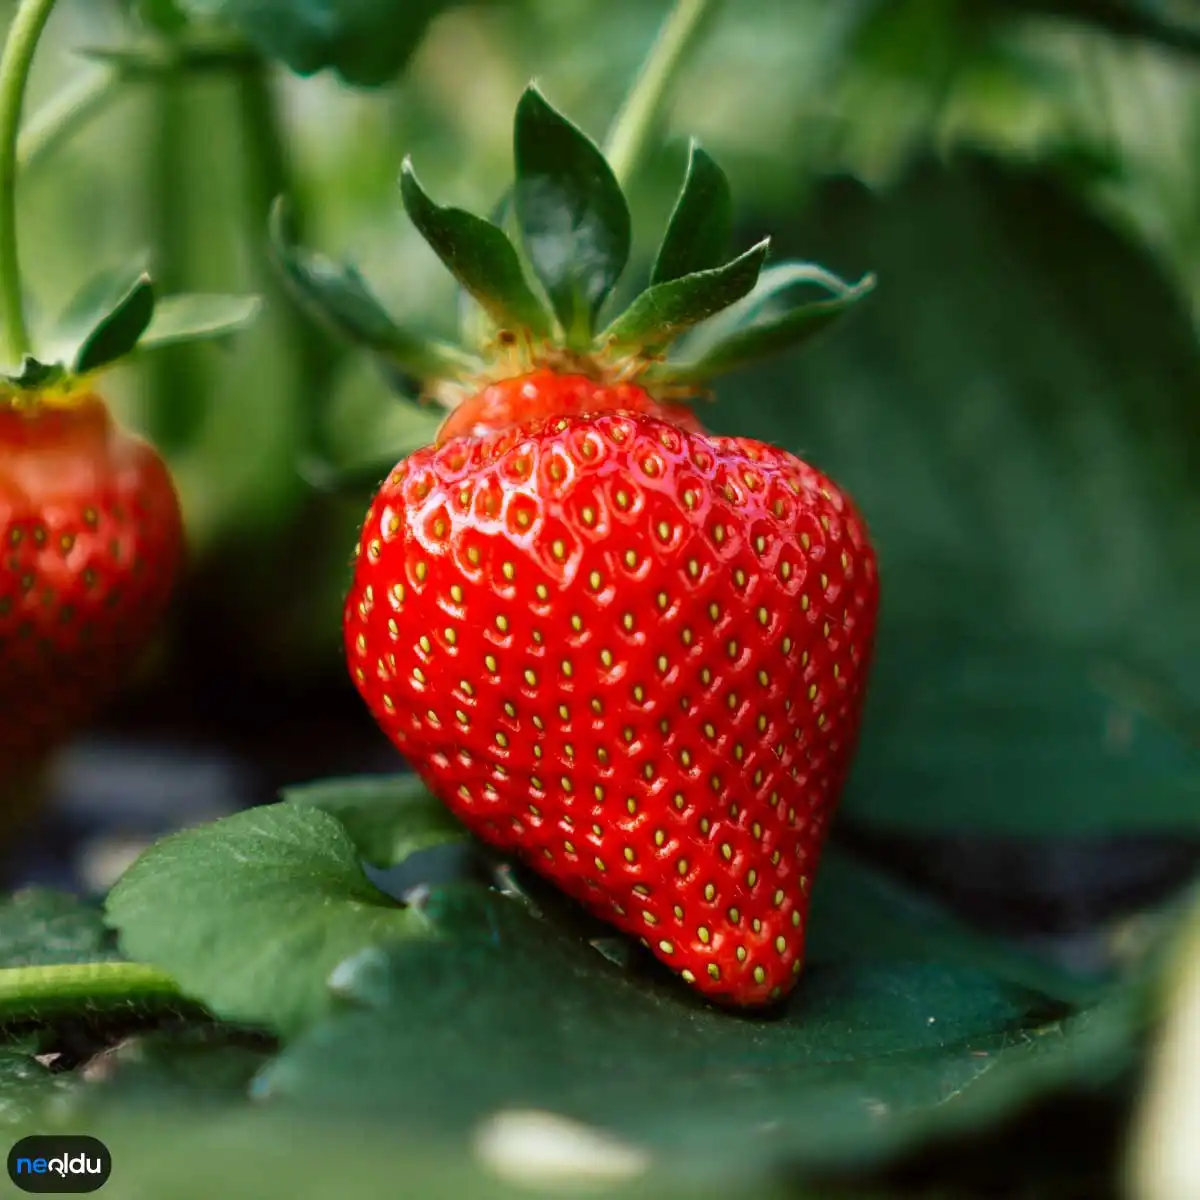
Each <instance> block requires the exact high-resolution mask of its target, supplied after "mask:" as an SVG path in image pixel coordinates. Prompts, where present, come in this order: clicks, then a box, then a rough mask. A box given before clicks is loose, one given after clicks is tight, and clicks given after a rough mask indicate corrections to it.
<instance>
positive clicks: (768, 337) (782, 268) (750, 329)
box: [664, 263, 875, 382]
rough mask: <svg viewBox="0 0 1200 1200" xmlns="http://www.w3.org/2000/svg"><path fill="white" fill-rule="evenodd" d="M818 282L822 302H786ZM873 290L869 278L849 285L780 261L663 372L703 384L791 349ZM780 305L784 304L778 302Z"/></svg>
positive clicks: (805, 266)
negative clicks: (800, 287) (799, 288)
mask: <svg viewBox="0 0 1200 1200" xmlns="http://www.w3.org/2000/svg"><path fill="white" fill-rule="evenodd" d="M804 284H808V285H811V284H818V285H820V286H821V287H822V288H823V289H825V290H827V293H828V295H827V298H825V299H820V300H808V301H807V302H802V303H794V304H787V303H786V298H787V294H788V293H789V292H790V291H791V290H792V289H793V288H795V287H797V286H798V285H804ZM874 287H875V277H874V276H873V275H867V276H864V277H863V278H862V279H861V280H859V282H858V283H856V284H848V283H845V282H843V281H842V280H841V279H838V278H837V276H835V275H832V274H830V273H829V272H828V271H825V270H824V269H822V268H820V267H814V266H813V265H812V264H810V263H780V264H779V265H778V266H776V267H774V268H772V269H771V271H770V272H769V273H768V272H765V271H764V272H763V278H762V279H761V280H760V284H759V287H757V288H756V289H755V290H754V291H753V292H752V293H751V294H750V295H749V296H747V297H746V300H745V301H744V302H743V305H742V306H741V307H737V308H733V309H730V311H729V312H727V313H725V314H723V315H722V316H723V319H722V322H721V324H720V326H719V327H718V329H716V330H712V331H705V332H704V333H702V334H701V336H700V338H699V339H698V341H697V342H696V343H695V344H692V345H690V346H688V347H686V348H685V350H684V353H685V354H686V355H687V356H688V357H687V358H686V360H685V361H683V362H680V363H670V364H668V365H667V366H666V367H665V368H664V374H669V375H670V376H671V378H673V379H679V380H681V381H687V382H703V381H705V380H709V379H712V378H713V377H714V376H716V375H722V374H725V373H727V372H729V371H734V370H737V369H738V368H739V367H744V366H747V365H749V364H750V363H753V362H756V361H758V360H759V359H762V358H769V357H771V356H772V355H775V354H780V353H782V352H783V351H786V350H793V349H796V348H798V347H799V346H802V345H803V344H804V343H805V342H808V341H810V340H811V339H812V338H814V337H815V336H816V335H817V334H819V333H822V332H823V331H824V330H825V329H827V328H828V327H829V326H830V325H832V324H833V323H834V322H835V321H837V320H838V318H840V317H841V316H842V315H843V314H845V313H846V312H847V311H849V309H851V308H853V307H854V306H855V305H856V304H857V303H858V302H859V301H860V300H862V299H863V297H864V296H866V295H868V294H869V293H870V292H871V291H872V290H874ZM781 301H783V303H781Z"/></svg>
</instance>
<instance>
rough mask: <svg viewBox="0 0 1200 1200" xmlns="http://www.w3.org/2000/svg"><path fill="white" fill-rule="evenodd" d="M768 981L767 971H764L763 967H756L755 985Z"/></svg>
mask: <svg viewBox="0 0 1200 1200" xmlns="http://www.w3.org/2000/svg"><path fill="white" fill-rule="evenodd" d="M766 980H767V973H766V971H764V970H763V968H762V967H755V968H754V982H755V983H765V982H766Z"/></svg>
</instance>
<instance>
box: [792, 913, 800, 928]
mask: <svg viewBox="0 0 1200 1200" xmlns="http://www.w3.org/2000/svg"><path fill="white" fill-rule="evenodd" d="M799 924H800V912H799V910H798V909H793V910H792V925H793V926H797V927H798V926H799Z"/></svg>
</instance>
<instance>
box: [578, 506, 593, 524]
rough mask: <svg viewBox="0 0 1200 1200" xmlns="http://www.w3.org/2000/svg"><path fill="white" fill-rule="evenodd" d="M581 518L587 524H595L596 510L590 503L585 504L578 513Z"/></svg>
mask: <svg viewBox="0 0 1200 1200" xmlns="http://www.w3.org/2000/svg"><path fill="white" fill-rule="evenodd" d="M579 515H580V516H581V517H582V518H583V523H584V524H585V525H587V526H589V527H590V526H592V525H595V523H596V510H595V509H594V508H592V506H591V505H590V504H585V505H584V506H583V510H582V511H581V512H580V514H579Z"/></svg>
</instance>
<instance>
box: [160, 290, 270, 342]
mask: <svg viewBox="0 0 1200 1200" xmlns="http://www.w3.org/2000/svg"><path fill="white" fill-rule="evenodd" d="M261 308H262V301H261V299H260V298H259V297H258V296H221V295H205V294H200V293H188V294H181V295H175V296H164V297H163V298H162V299H161V300H160V301H159V302H158V303H157V304H156V305H155V307H154V317H153V319H152V320H151V321H150V324H149V325H148V326H147V328H146V332H145V333H143V334H142V336H141V337H140V338H139V339H138V343H137V346H138V349H139V350H150V349H153V348H155V347H157V346H173V345H177V344H179V343H180V342H196V341H199V340H201V339H202V338H219V337H228V336H229V335H230V334H232V333H237V332H238V331H239V330H242V329H245V328H246V326H247V325H249V324H250V323H251V322H252V321H253V320H254V319H255V318H256V317H257V316H258V313H259V310H260V309H261Z"/></svg>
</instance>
